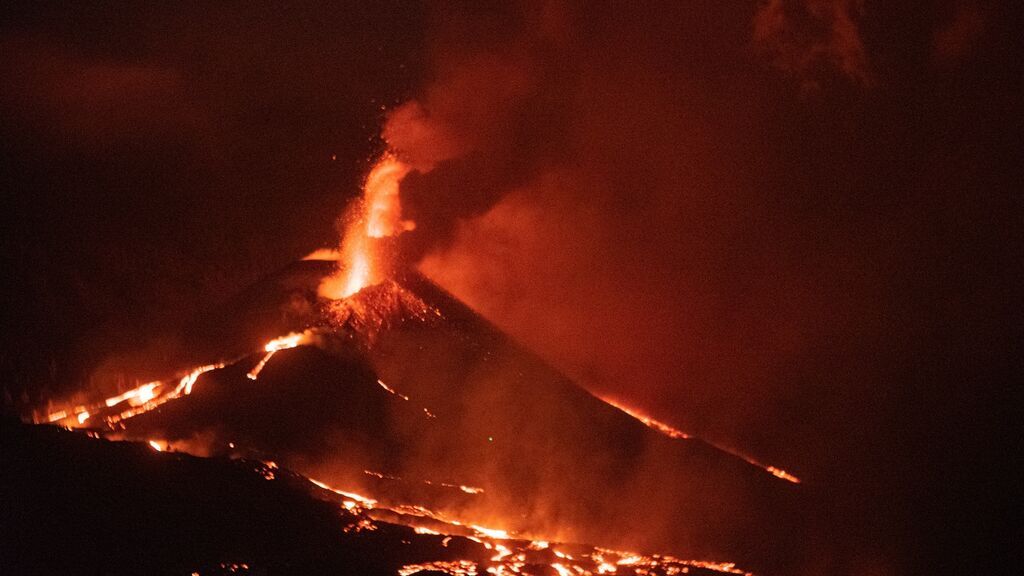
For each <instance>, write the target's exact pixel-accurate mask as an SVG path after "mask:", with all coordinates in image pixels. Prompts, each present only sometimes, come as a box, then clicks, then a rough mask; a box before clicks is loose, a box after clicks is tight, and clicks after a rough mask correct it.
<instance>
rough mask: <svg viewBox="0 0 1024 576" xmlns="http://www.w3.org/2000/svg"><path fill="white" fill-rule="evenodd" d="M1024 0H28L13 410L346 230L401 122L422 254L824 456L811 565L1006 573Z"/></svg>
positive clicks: (773, 450)
mask: <svg viewBox="0 0 1024 576" xmlns="http://www.w3.org/2000/svg"><path fill="white" fill-rule="evenodd" d="M1014 4H1015V3H1014V2H998V1H996V0H991V1H986V0H940V1H938V2H933V3H930V5H928V6H917V5H916V3H909V2H908V3H899V2H897V3H892V2H874V1H858V0H769V1H766V2H754V1H728V2H723V1H713V0H698V1H693V2H684V1H679V2H663V3H658V2H650V3H647V2H642V3H610V2H595V3H573V2H547V3H501V2H494V3H490V2H465V3H460V2H455V3H437V4H434V3H427V4H425V5H421V4H420V3H416V2H397V1H396V2H343V3H329V4H325V5H324V6H318V5H316V4H315V3H298V5H295V4H293V3H288V4H287V5H285V4H282V5H274V4H273V3H267V2H249V3H244V4H243V3H239V4H237V5H234V6H227V5H222V4H217V5H216V6H209V7H203V8H197V7H192V6H174V5H167V4H154V3H151V2H138V3H120V2H110V3H106V2H93V3H90V6H88V7H86V6H74V7H67V6H64V5H63V3H23V4H22V5H20V6H18V5H15V6H8V7H6V8H5V10H4V11H3V14H2V15H0V77H2V83H0V134H2V138H0V186H2V187H3V194H2V196H0V197H2V199H3V200H2V202H3V204H2V206H0V211H2V214H3V219H4V221H3V224H2V226H0V235H2V242H0V259H2V260H0V262H2V266H3V269H4V273H3V275H2V281H0V297H2V299H3V300H2V306H0V313H2V318H3V323H2V326H3V331H2V341H0V346H2V349H0V378H2V386H3V391H4V399H3V405H4V410H5V411H8V412H12V413H21V412H23V411H24V410H25V409H26V407H28V408H31V407H33V406H38V405H41V404H45V401H46V400H47V399H48V398H52V397H54V396H56V395H60V394H67V393H70V392H72V391H74V390H79V389H83V388H86V387H89V386H97V385H100V384H102V383H103V382H105V381H106V380H111V379H117V378H122V379H125V380H130V379H132V378H134V377H136V376H135V374H136V373H137V372H136V371H137V370H145V369H151V368H152V366H154V365H158V364H159V363H160V361H161V359H166V358H167V357H170V356H173V355H174V354H175V353H176V352H177V348H178V347H179V346H180V343H181V341H183V340H184V339H185V338H186V336H187V335H183V333H182V331H183V330H184V329H185V327H186V326H187V323H188V321H189V320H190V319H192V318H195V317H196V316H197V315H201V314H202V313H203V311H204V310H210V309H212V308H215V307H216V306H217V305H218V304H220V303H223V302H225V301H226V300H227V299H229V298H230V297H231V296H233V295H235V294H237V293H238V292H240V291H241V290H242V289H244V288H245V287H246V286H249V285H250V284H252V283H253V282H255V281H257V280H258V279H259V278H261V277H263V276H264V275H266V274H269V273H272V272H274V271H275V270H278V269H280V268H281V267H282V266H284V265H286V264H287V263H289V262H291V261H294V260H296V259H298V258H301V257H302V256H304V255H305V254H307V253H309V252H310V251H312V250H313V249H315V248H318V247H321V246H332V245H336V243H337V238H338V231H337V219H338V217H339V216H340V215H341V214H342V212H343V210H344V208H345V206H346V205H347V203H348V202H349V201H350V200H352V199H353V198H355V197H357V196H358V194H359V184H360V181H361V179H362V178H363V176H365V173H366V171H367V170H368V168H369V166H370V165H371V163H372V161H373V159H374V158H375V157H376V155H378V154H379V153H380V152H381V151H382V150H384V149H385V148H386V147H390V148H391V149H392V150H394V151H395V152H396V153H397V154H399V156H400V157H402V158H403V159H404V160H406V161H408V162H409V163H410V164H412V165H413V166H414V167H415V168H416V171H415V172H413V173H412V174H410V176H408V177H407V178H406V180H405V182H404V183H403V187H402V193H403V201H404V204H405V205H404V208H405V214H406V216H408V217H409V218H411V219H413V220H415V221H416V222H417V224H418V227H417V229H416V230H415V231H414V232H411V233H409V234H406V235H405V236H403V238H402V240H403V243H404V246H403V248H404V253H405V254H406V257H407V258H408V259H409V261H410V262H413V263H417V264H418V265H419V267H420V269H421V270H422V271H423V272H424V273H426V274H427V275H428V276H430V277H431V278H433V279H434V280H436V281H437V282H438V283H439V284H440V285H441V286H443V287H445V288H446V289H448V290H450V291H451V292H452V293H454V294H455V295H456V296H458V297H460V298H461V299H463V300H464V301H466V302H467V303H468V304H470V305H471V306H473V307H474V308H475V309H477V310H478V311H480V312H481V313H482V314H483V315H484V316H486V317H487V318H489V319H490V320H492V321H493V322H494V323H496V324H497V325H498V326H499V327H501V328H503V329H504V330H506V331H507V332H509V333H510V334H511V335H512V336H513V337H515V338H516V339H518V340H520V341H521V342H523V343H524V344H526V345H527V346H528V347H530V348H532V349H533V350H535V351H536V352H537V353H538V354H540V355H541V356H542V357H544V358H545V359H547V360H549V361H550V362H552V363H553V364H554V365H555V366H557V367H558V368H560V369H561V370H563V371H564V372H565V373H566V374H568V375H569V376H570V377H572V378H573V379H574V380H576V381H577V382H579V383H580V384H582V385H584V386H585V387H587V388H589V389H591V390H593V391H594V392H596V393H598V394H601V395H606V396H610V397H614V398H616V399H618V400H621V401H623V402H626V403H628V404H630V405H634V406H637V407H639V408H641V409H643V410H644V411H646V412H648V413H650V414H652V415H653V416H655V417H657V418H659V419H662V420H665V421H667V422H670V423H672V424H673V425H675V426H677V427H679V428H681V429H683V430H686V431H688V432H692V433H696V434H698V435H701V436H703V437H706V438H708V439H710V440H713V441H715V442H718V443H720V444H722V445H725V446H729V447H732V448H736V449H739V450H742V451H744V452H746V453H749V454H752V455H754V456H755V457H757V458H758V459H760V460H763V461H766V462H769V463H777V464H778V465H780V466H782V467H783V468H786V469H787V470H791V471H793V472H794V473H795V474H797V475H798V476H800V477H801V478H804V479H806V481H807V483H808V484H810V485H813V486H814V487H815V490H817V492H818V493H819V494H821V495H822V497H821V503H820V506H822V507H823V510H825V514H826V515H827V516H828V517H830V518H831V519H832V520H833V522H832V524H831V527H830V528H829V529H830V530H832V531H834V539H835V541H836V542H841V545H838V546H837V547H836V549H835V550H831V551H830V552H829V557H827V558H822V560H821V566H820V567H818V568H817V570H820V571H821V572H822V573H824V572H832V573H844V574H856V575H873V574H913V573H924V572H925V571H928V570H931V571H934V572H940V573H945V572H952V571H955V570H958V569H959V570H962V571H963V573H982V572H984V571H985V570H986V569H991V573H1012V572H1016V571H1018V570H1019V567H1020V566H1021V560H1022V558H1021V553H1020V550H1021V548H1022V542H1024V534H1022V533H1021V532H1020V530H1019V529H1014V528H1011V527H1010V526H1009V525H1008V524H1009V520H1010V519H1011V518H1012V517H1014V516H1016V515H1017V513H1018V512H1019V508H1020V506H1019V502H1014V499H1013V498H1011V497H1010V496H1009V494H1010V493H1012V492H1019V488H1018V487H1017V485H1016V484H1013V483H1012V482H1011V477H1010V474H1009V473H1010V468H1011V467H1012V464H1013V461H1014V460H1015V459H1016V458H1017V457H1018V456H1019V452H1020V434H1019V430H1017V427H1016V426H1012V425H1011V423H1014V424H1015V423H1016V421H1019V416H1020V411H1019V407H1018V405H1019V403H1020V389H1019V386H1020V383H1021V373H1022V370H1021V361H1020V359H1019V357H1018V354H1017V352H1018V349H1019V343H1020V342H1021V318H1020V313H1019V310H1018V309H1019V305H1018V301H1019V293H1020V290H1019V283H1018V281H1017V278H1018V277H1019V276H1021V275H1022V274H1021V272H1022V270H1021V268H1022V262H1024V260H1022V258H1021V256H1022V251H1021V248H1022V246H1021V244H1022V242H1021V226H1022V224H1024V222H1022V210H1021V208H1022V207H1021V202H1022V201H1021V178H1020V170H1019V165H1020V163H1021V159H1022V158H1024V150H1022V148H1024V145H1022V136H1021V135H1022V131H1021V123H1022V118H1024V114H1022V106H1021V105H1022V96H1021V92H1020V89H1019V86H1018V85H1019V83H1020V81H1021V80H1022V78H1024V74H1022V68H1021V63H1020V60H1021V55H1022V54H1024V51H1022V46H1021V43H1022V42H1021V33H1020V30H1021V19H1020V17H1019V15H1018V14H1017V13H1016V10H1015V9H1014V8H1015V6H1014ZM1008 554H1009V555H1011V556H1012V559H1010V560H1008V561H1005V562H1008V563H1003V562H1004V558H1006V555H1008Z"/></svg>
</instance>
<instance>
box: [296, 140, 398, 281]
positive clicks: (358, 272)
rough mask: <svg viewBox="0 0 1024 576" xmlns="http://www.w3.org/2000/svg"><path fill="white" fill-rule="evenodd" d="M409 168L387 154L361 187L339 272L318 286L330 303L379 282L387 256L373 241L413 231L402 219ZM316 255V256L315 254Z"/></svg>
mask: <svg viewBox="0 0 1024 576" xmlns="http://www.w3.org/2000/svg"><path fill="white" fill-rule="evenodd" d="M410 169H411V168H410V167H409V166H408V165H407V164H405V163H404V162H402V161H401V160H399V159H398V158H395V157H394V156H393V155H390V154H387V155H385V156H384V157H382V158H381V159H380V160H379V161H378V162H377V164H376V165H375V166H374V167H373V169H372V170H371V171H370V174H369V176H367V177H366V182H365V183H364V184H363V199H362V201H361V203H360V204H359V206H358V209H359V213H358V214H357V215H356V217H355V218H354V219H353V221H352V222H351V224H350V225H349V226H348V227H347V229H346V230H345V236H344V238H343V240H342V251H341V262H342V265H343V267H342V268H340V269H339V271H338V273H336V274H334V275H333V276H331V277H329V278H326V279H325V280H324V282H323V283H322V284H321V285H320V295H321V296H323V297H325V298H330V299H332V300H338V299H341V298H347V297H348V296H351V295H352V294H355V293H356V292H358V291H360V290H362V289H363V288H365V287H366V286H370V285H372V284H376V283H378V282H380V280H381V273H382V271H381V270H380V269H379V268H380V267H381V265H382V264H384V260H385V259H386V255H385V254H383V253H382V250H381V248H380V247H379V246H378V244H377V243H375V242H374V240H375V239H380V238H386V237H391V236H397V235H398V234H401V233H402V232H405V231H407V230H412V229H413V228H414V227H415V223H413V222H412V221H410V220H402V204H401V201H400V199H399V196H398V189H399V183H400V182H401V181H402V178H404V177H405V175H406V174H408V173H409V170H410ZM314 254H315V253H314Z"/></svg>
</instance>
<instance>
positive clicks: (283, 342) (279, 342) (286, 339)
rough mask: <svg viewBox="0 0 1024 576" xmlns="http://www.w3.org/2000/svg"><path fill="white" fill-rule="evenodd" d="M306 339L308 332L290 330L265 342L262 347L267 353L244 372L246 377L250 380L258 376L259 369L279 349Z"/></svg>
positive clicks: (296, 344) (302, 342) (299, 343)
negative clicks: (288, 332) (286, 333)
mask: <svg viewBox="0 0 1024 576" xmlns="http://www.w3.org/2000/svg"><path fill="white" fill-rule="evenodd" d="M308 341H309V333H308V332H302V333H298V332H292V333H291V334H289V335H287V336H282V337H280V338H275V339H273V340H271V341H270V342H267V345H266V346H264V347H263V351H264V352H266V353H267V354H266V356H264V357H263V359H262V360H260V361H259V362H258V363H257V364H256V366H253V369H252V370H249V373H248V374H246V377H248V378H249V379H250V380H255V379H257V378H259V375H260V371H262V370H263V367H264V366H266V365H267V362H270V359H271V357H273V356H274V354H275V353H277V352H278V351H279V350H288V349H289V348H295V347H296V346H301V345H302V344H305V343H307V342H308Z"/></svg>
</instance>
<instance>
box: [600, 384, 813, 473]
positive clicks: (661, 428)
mask: <svg viewBox="0 0 1024 576" xmlns="http://www.w3.org/2000/svg"><path fill="white" fill-rule="evenodd" d="M601 401H602V402H604V403H605V404H608V405H609V406H612V407H614V408H617V409H619V410H620V411H622V412H625V413H626V414H628V415H630V416H632V417H633V418H636V419H637V420H639V421H641V422H643V423H644V424H645V425H647V427H648V428H653V429H654V430H657V431H658V432H661V433H662V434H664V435H666V436H668V437H669V438H676V439H679V440H691V439H694V438H693V436H691V435H689V434H687V433H685V432H681V431H679V430H677V429H675V428H673V427H671V426H669V425H668V424H665V423H664V422H660V421H658V420H655V419H654V418H651V417H650V416H646V415H644V414H641V413H640V412H638V411H637V410H635V409H633V408H627V407H625V406H623V405H621V404H619V403H618V402H614V401H612V400H609V399H608V398H601ZM704 442H707V443H708V444H711V445H712V446H714V447H715V448H717V449H718V450H721V451H722V452H726V453H728V454H732V455H733V456H736V457H737V458H740V459H742V460H744V461H746V462H747V463H748V464H751V465H753V466H756V467H758V468H760V469H762V470H764V471H765V472H768V473H769V474H771V475H772V476H775V477H776V478H781V479H782V480H785V481H787V482H792V483H793V484H799V483H800V479H799V478H797V477H796V476H794V475H792V474H790V473H789V472H786V471H785V470H783V469H782V468H777V467H775V466H768V465H765V464H762V463H760V462H758V461H757V460H754V459H753V458H751V457H750V456H746V455H744V454H740V453H739V452H736V451H735V450H729V449H727V448H724V447H722V446H719V445H717V444H712V443H711V442H708V441H707V440H704Z"/></svg>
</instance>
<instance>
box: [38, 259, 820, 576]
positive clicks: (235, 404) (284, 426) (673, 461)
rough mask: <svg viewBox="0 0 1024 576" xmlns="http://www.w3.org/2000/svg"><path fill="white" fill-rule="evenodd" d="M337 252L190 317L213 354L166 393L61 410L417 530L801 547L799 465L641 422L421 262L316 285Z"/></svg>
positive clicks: (772, 556)
mask: <svg viewBox="0 0 1024 576" xmlns="http://www.w3.org/2000/svg"><path fill="white" fill-rule="evenodd" d="M334 266H335V263H334V262H329V261H320V260H305V261H301V262H297V263H295V264H294V265H292V266H290V267H288V268H286V269H284V270H282V271H280V272H279V273H277V274H274V275H272V276H270V277H268V278H265V279H264V280H263V281H262V282H259V283H257V284H256V285H254V286H252V287H251V288H250V289H249V290H247V291H246V292H244V293H242V294H240V295H239V296H238V297H237V298H236V299H235V300H233V301H232V302H229V303H228V304H227V305H225V306H223V307H221V308H219V309H218V310H211V311H209V313H207V314H205V315H203V316H202V317H201V318H200V319H199V320H197V321H196V322H194V323H193V324H192V327H191V329H190V330H189V336H190V339H191V349H192V351H193V353H194V355H195V357H196V359H197V360H198V361H200V362H201V363H202V364H204V367H203V369H200V370H197V371H194V372H192V373H191V374H189V375H186V376H185V377H184V378H183V379H182V381H181V383H179V384H178V385H177V387H176V388H175V391H174V393H173V394H172V393H170V392H169V390H170V385H167V386H164V385H157V387H156V388H151V389H150V391H149V393H148V394H146V396H153V398H148V397H147V398H142V399H141V400H142V401H141V402H140V399H138V398H135V399H132V398H129V399H128V402H127V403H128V404H130V405H132V406H133V408H130V409H128V410H124V404H125V403H126V402H118V403H114V404H113V405H111V401H110V400H108V401H107V402H106V406H100V407H99V408H98V409H97V408H92V409H91V410H89V411H88V412H85V414H86V417H87V419H84V420H83V419H82V418H81V412H80V413H79V416H78V417H77V420H78V422H77V423H76V422H75V420H76V416H75V415H74V412H75V411H74V410H69V411H67V412H66V415H65V419H64V420H63V421H62V420H60V419H57V421H60V422H62V423H67V424H73V425H75V426H78V425H79V424H84V425H85V426H91V427H93V428H92V429H93V431H94V432H95V433H98V434H101V435H104V436H107V437H109V438H111V439H119V440H133V441H140V442H141V441H151V444H154V447H156V448H159V449H161V450H171V451H181V452H190V453H193V454H197V455H203V456H220V457H224V456H230V457H232V458H243V459H246V460H258V461H263V462H273V463H274V466H281V467H284V468H287V469H290V470H294V471H296V472H298V473H300V474H302V475H305V476H307V477H309V478H317V479H318V482H320V481H322V485H324V486H331V487H337V488H339V489H341V490H344V492H339V494H347V495H349V496H346V498H348V504H350V505H352V506H359V507H363V506H365V507H368V508H370V509H371V510H372V511H373V514H374V518H376V519H377V520H386V521H392V522H397V523H403V524H406V525H410V526H415V527H418V528H421V529H423V530H429V531H435V532H441V533H445V530H450V529H451V527H452V526H463V525H469V526H494V527H496V528H495V529H494V530H495V531H496V532H498V533H501V534H513V535H515V536H516V537H522V538H531V539H543V540H544V541H562V542H588V543H591V544H594V545H598V546H604V547H608V548H616V549H630V550H644V551H649V552H660V553H670V554H674V555H677V556H680V557H684V558H697V559H701V560H724V559H728V560H729V561H730V562H736V563H737V564H738V565H739V566H742V567H743V568H747V569H757V570H772V571H774V570H779V569H785V567H786V566H787V565H790V563H791V562H794V561H796V559H795V557H794V556H793V554H794V550H797V549H798V544H799V540H800V537H801V531H802V530H803V529H804V520H803V519H802V518H801V517H800V515H799V513H798V512H797V510H798V509H799V506H798V504H799V503H800V501H801V499H802V498H806V496H805V494H804V493H803V490H802V488H801V486H799V485H797V484H796V483H795V482H794V481H796V479H795V478H792V477H790V478H791V481H786V479H784V478H780V477H779V476H778V474H774V473H772V472H771V471H772V470H775V469H766V468H765V467H761V466H759V465H756V463H751V461H748V460H746V459H744V458H743V457H740V456H737V455H734V454H732V453H729V452H726V451H723V450H721V449H718V448H716V447H715V446H713V445H710V444H708V443H706V442H704V441H702V440H699V439H696V438H691V437H687V436H685V435H682V434H673V435H672V436H670V435H668V434H665V433H663V431H659V430H657V429H656V428H654V427H651V426H649V425H645V423H644V422H642V421H641V420H639V419H638V418H636V417H634V416H632V415H630V414H628V413H626V412H624V411H623V410H621V409H619V408H616V407H614V406H612V405H610V404H608V403H606V402H605V401H603V400H601V399H599V398H597V397H595V396H593V395H591V394H590V393H589V392H587V391H586V390H584V389H583V388H581V387H579V386H577V385H576V384H574V383H573V382H571V381H570V380H569V379H567V378H566V377H564V376H563V375H561V374H560V373H559V372H558V371H557V370H556V369H554V368H552V367H551V366H549V365H548V364H547V363H545V362H544V361H543V360H542V359H540V358H539V357H537V356H536V355H534V354H532V353H531V352H529V351H528V350H525V349H524V348H523V347H521V346H519V345H518V344H517V343H516V342H515V341H513V340H512V339H511V338H509V337H508V336H506V335H505V334H503V333H501V332H500V331H499V330H498V329H496V328H495V327H494V326H492V325H491V324H490V323H489V322H487V321H486V320H485V319H484V318H482V317H481V316H479V315H478V314H476V313H475V312H474V311H472V310H471V309H470V308H468V307H467V306H465V305H464V304H462V303H461V302H459V301H458V300H456V299H455V298H453V297H452V296H450V295H449V294H448V293H446V292H445V291H444V290H442V289H441V288H439V287H438V286H436V285H435V284H433V283H432V282H431V281H429V280H428V279H426V278H425V277H423V276H422V275H420V274H419V273H417V272H414V271H405V272H402V273H399V274H396V275H394V277H393V279H387V280H384V281H383V282H381V283H379V284H376V285H371V286H367V287H365V288H363V289H362V290H361V291H359V292H357V293H356V294H354V295H352V296H350V297H348V298H345V299H341V300H330V299H325V298H323V297H320V296H318V295H317V285H318V283H319V282H320V280H321V278H323V277H324V276H325V275H327V274H329V273H330V272H331V270H332V269H333V267H334ZM283 334H290V336H288V337H280V338H278V339H277V340H272V341H271V343H270V344H266V345H265V347H264V352H263V353H253V352H252V351H254V350H259V349H260V347H261V345H262V343H265V342H267V341H268V340H270V339H271V338H272V337H274V336H281V335H283ZM640 377H641V375H638V378H640ZM189 379H190V381H187V380H189ZM186 384H187V389H185V388H183V387H184V386H185V385H186ZM150 386H152V385H150ZM165 391H167V392H165ZM126 395H130V393H128V394H123V395H122V396H126ZM116 399H117V398H115V400H116ZM80 408H81V407H80ZM58 416H60V414H58ZM50 419H51V420H52V419H53V418H50ZM104 424H105V425H104ZM648 424H650V422H648ZM673 436H674V437H673ZM796 482H798V481H796ZM358 495H362V496H358ZM353 499H354V500H353ZM438 524H440V525H441V526H442V527H441V528H440V529H439V526H438ZM457 572H458V571H456V572H454V573H457Z"/></svg>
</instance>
